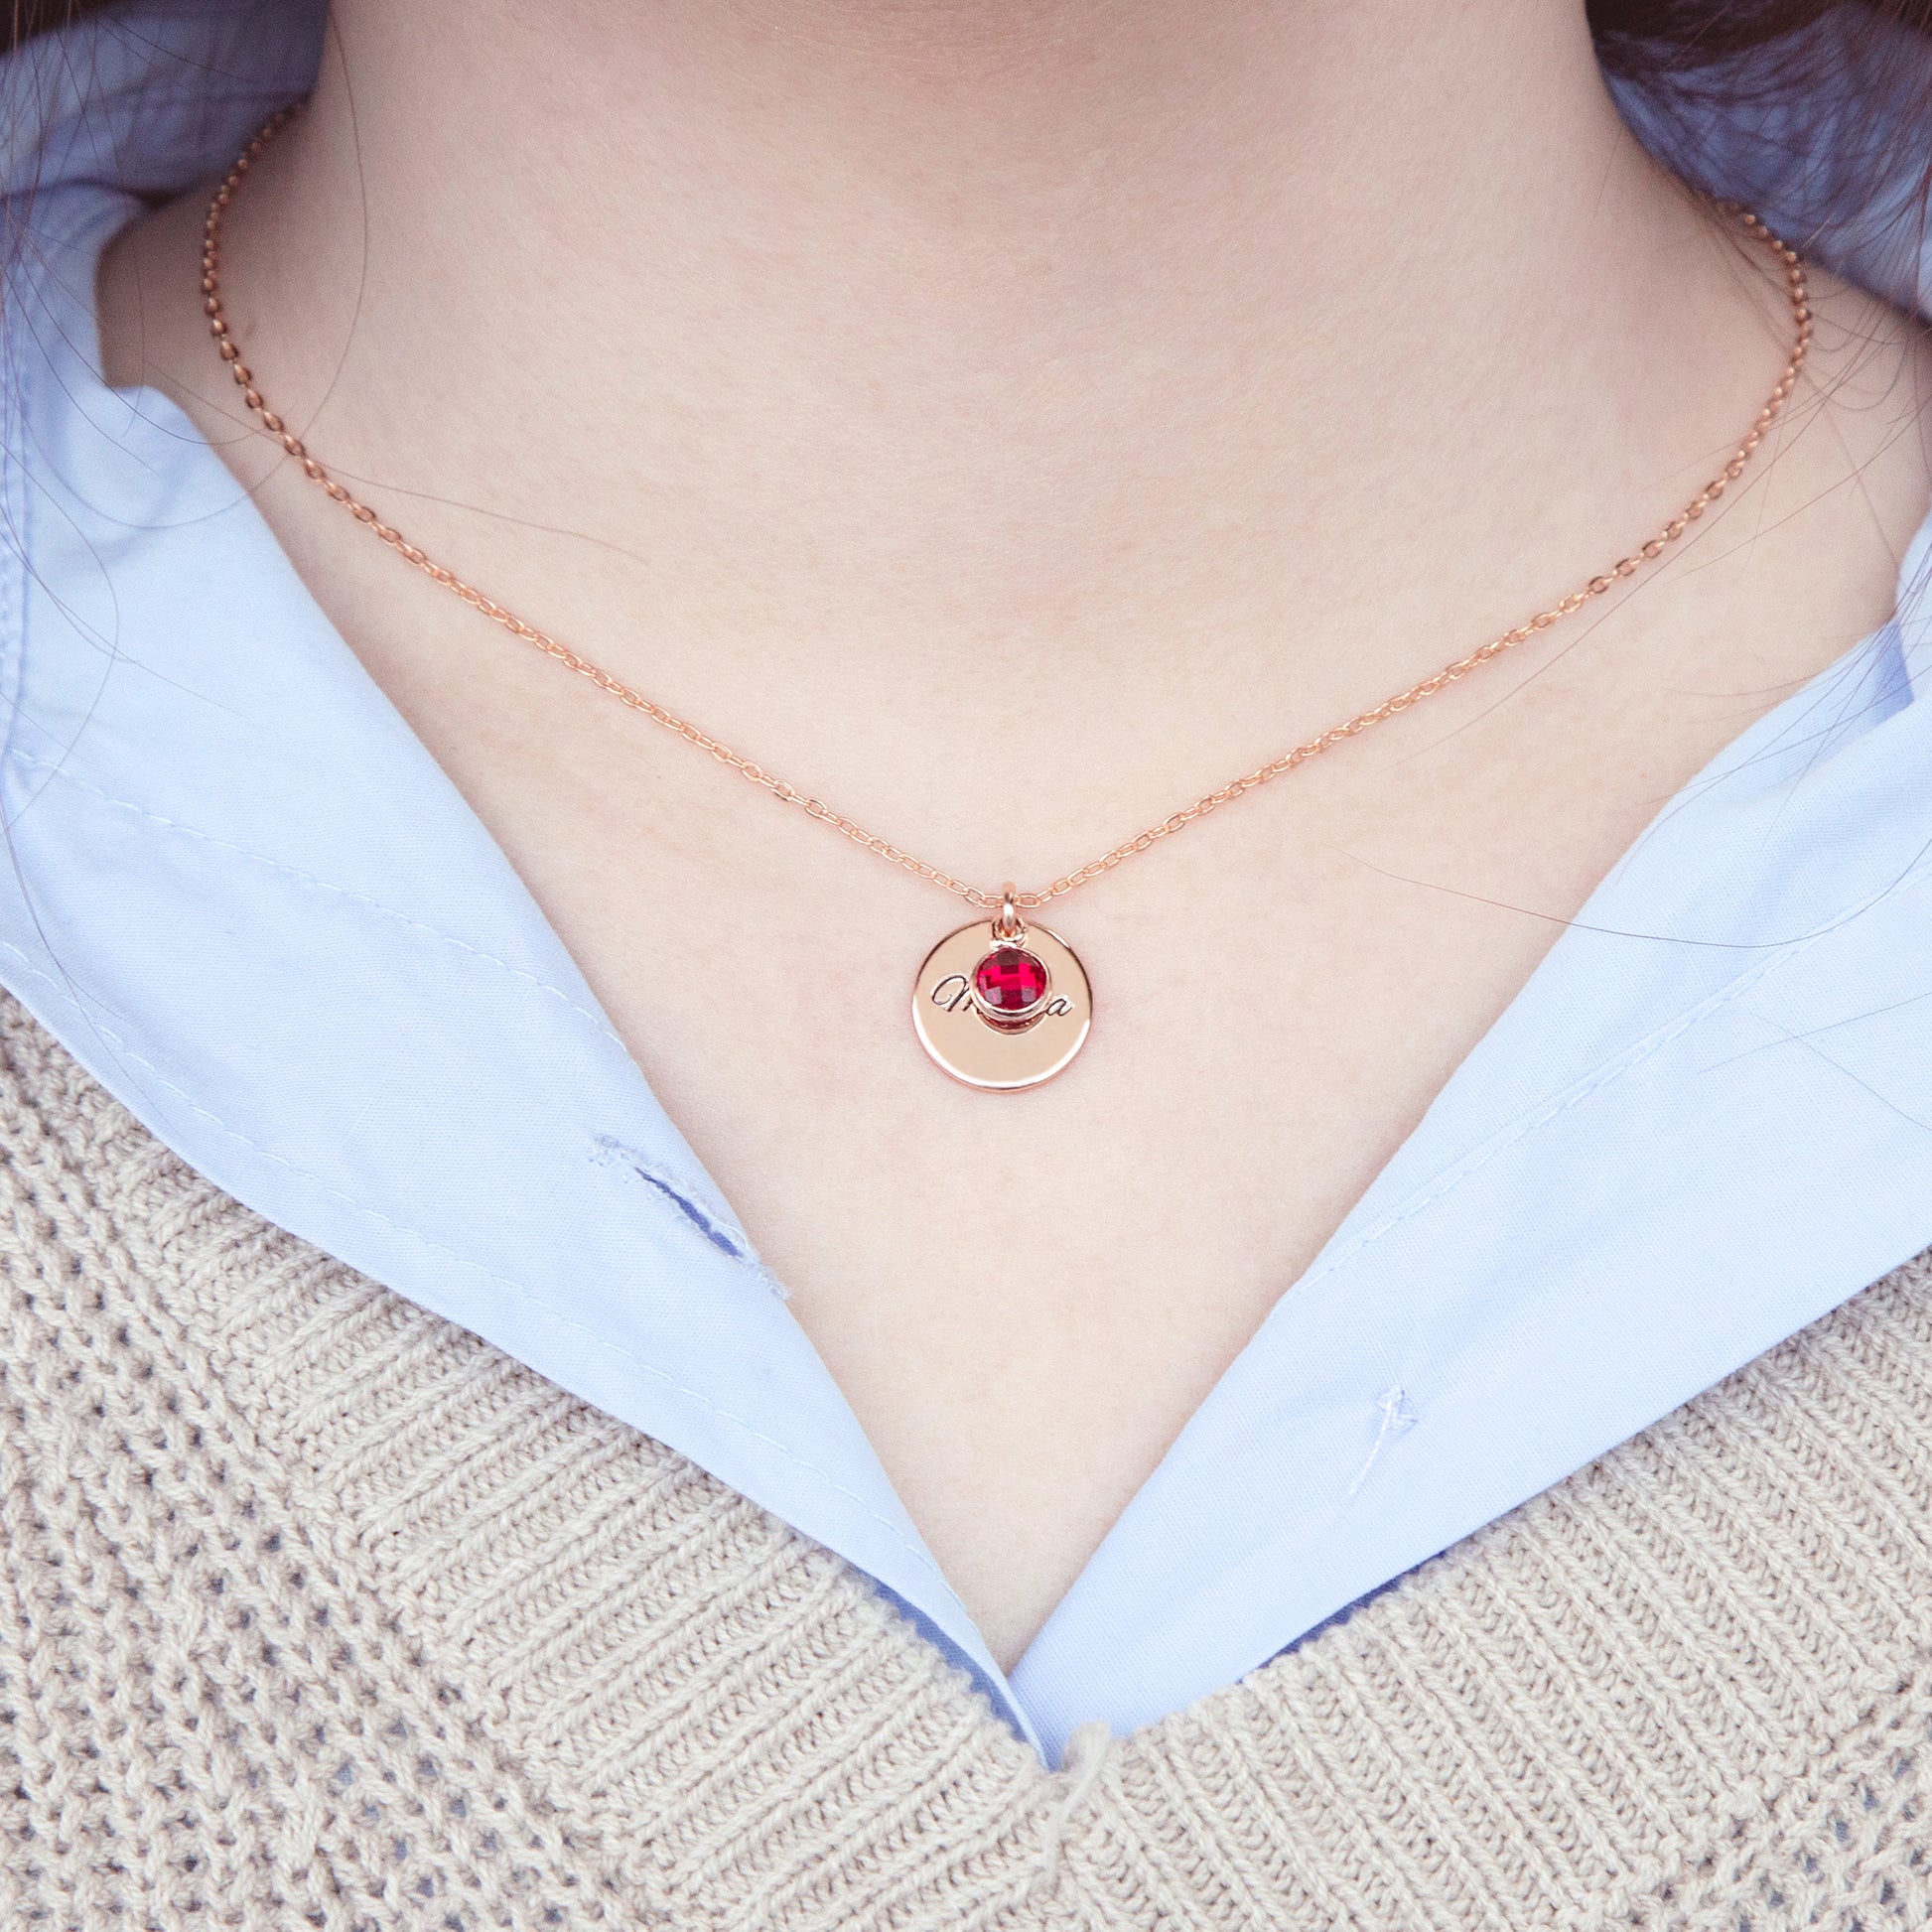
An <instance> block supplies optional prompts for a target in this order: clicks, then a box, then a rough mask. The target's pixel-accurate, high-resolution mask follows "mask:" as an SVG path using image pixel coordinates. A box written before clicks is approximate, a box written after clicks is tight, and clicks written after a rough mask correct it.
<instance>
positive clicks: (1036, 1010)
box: [912, 919, 1093, 1093]
mask: <svg viewBox="0 0 1932 1932" xmlns="http://www.w3.org/2000/svg"><path fill="white" fill-rule="evenodd" d="M993 924H994V922H993V921H992V920H991V919H982V920H980V921H979V923H978V924H977V925H963V926H961V927H960V928H959V930H958V931H957V932H949V933H948V934H947V935H946V936H945V938H943V939H941V940H940V941H939V943H938V944H937V945H936V946H934V947H933V949H932V950H931V952H929V953H928V954H927V955H926V961H925V964H924V965H923V966H921V967H920V968H919V977H918V979H917V980H916V981H915V982H914V983H913V987H912V1026H913V1029H914V1031H916V1033H917V1034H918V1035H919V1044H920V1045H921V1046H923V1047H924V1048H925V1050H926V1051H927V1052H928V1053H930V1054H931V1055H932V1057H933V1058H934V1059H935V1060H936V1061H938V1063H939V1064H940V1065H941V1066H942V1067H944V1068H945V1070H946V1071H947V1072H948V1073H950V1074H951V1075H952V1076H953V1078H954V1079H955V1080H963V1081H965V1083H966V1084H967V1085H968V1086H969V1087H980V1088H983V1089H985V1090H987V1091H990V1092H994V1093H1015V1092H1018V1091H1019V1090H1020V1089H1021V1088H1022V1087H1036V1086H1038V1085H1039V1083H1040V1082H1041V1081H1042V1080H1050V1079H1051V1078H1052V1077H1053V1075H1054V1074H1056V1073H1057V1072H1059V1070H1060V1069H1061V1068H1062V1067H1063V1066H1065V1065H1066V1063H1067V1061H1068V1060H1070V1059H1071V1058H1072V1057H1073V1056H1074V1054H1075V1053H1077V1052H1078V1051H1079V1050H1080V1048H1081V1046H1082V1045H1084V1044H1085V1042H1086V1037H1087V1031H1088V1029H1089V1028H1090V1027H1091V1026H1092V1025H1093V995H1092V993H1091V992H1090V991H1089V989H1088V986H1087V976H1086V973H1085V971H1084V970H1083V969H1082V967H1081V965H1080V962H1079V960H1078V959H1076V958H1075V957H1074V954H1073V949H1072V947H1070V946H1069V945H1067V944H1066V943H1065V941H1063V940H1062V939H1061V938H1059V936H1058V935H1057V934H1055V933H1051V932H1048V931H1047V930H1046V928H1045V927H1044V926H1043V925H1030V926H1028V927H1027V929H1026V933H1025V936H1024V937H1022V938H1019V939H1001V938H999V937H997V936H996V934H995V933H994V930H993ZM1016 952H1017V953H1019V954H1021V955H1023V957H1022V958H1020V959H1017V960H1016V958H1015V957H1014V955H1015V954H1016ZM1029 961H1036V962H1037V965H1038V966H1039V967H1043V968H1044V969H1045V989H1044V992H1043V993H1042V994H1040V995H1039V996H1038V997H1037V998H1036V999H1035V998H1034V997H1033V996H1034V995H1035V980H1036V973H1035V967H1034V966H1033V965H1032V964H1029V963H1028V962H1029ZM1008 1009H1010V1010H1008Z"/></svg>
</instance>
